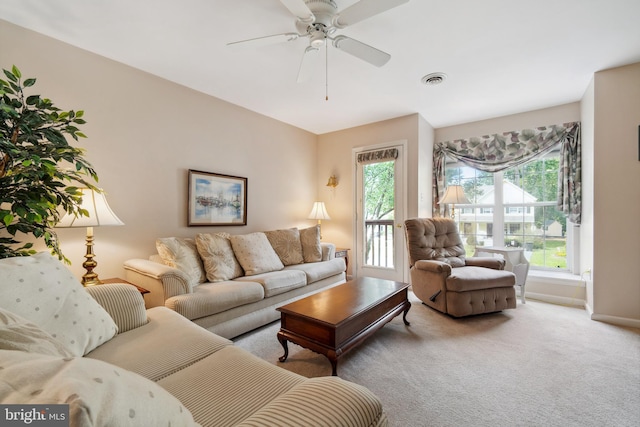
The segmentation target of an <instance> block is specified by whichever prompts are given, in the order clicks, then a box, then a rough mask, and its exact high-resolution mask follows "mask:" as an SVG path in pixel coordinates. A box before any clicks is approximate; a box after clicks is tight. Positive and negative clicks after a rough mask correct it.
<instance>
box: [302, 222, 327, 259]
mask: <svg viewBox="0 0 640 427" xmlns="http://www.w3.org/2000/svg"><path fill="white" fill-rule="evenodd" d="M300 242H302V256H303V258H304V262H318V261H322V248H321V246H320V226H318V225H314V226H313V227H309V228H303V229H302V230H300Z"/></svg>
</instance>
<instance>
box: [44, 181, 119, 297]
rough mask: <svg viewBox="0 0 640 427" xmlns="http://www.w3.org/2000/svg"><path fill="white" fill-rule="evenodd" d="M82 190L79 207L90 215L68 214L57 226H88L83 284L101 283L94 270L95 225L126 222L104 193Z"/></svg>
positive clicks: (83, 264)
mask: <svg viewBox="0 0 640 427" xmlns="http://www.w3.org/2000/svg"><path fill="white" fill-rule="evenodd" d="M80 191H82V203H80V204H79V205H78V208H79V209H85V210H86V211H87V212H89V216H88V217H87V216H76V215H73V214H71V215H70V214H66V215H65V216H64V217H62V219H61V220H60V222H59V223H58V224H57V225H56V228H78V227H86V228H87V253H86V255H85V256H84V257H85V258H86V261H85V262H83V263H82V266H83V267H84V268H85V270H87V272H86V273H85V274H84V276H82V285H83V286H92V285H97V284H99V283H100V279H98V274H97V273H96V272H94V271H93V270H94V269H95V268H96V266H97V265H98V263H97V262H96V261H95V260H94V257H95V255H94V253H93V227H101V226H103V225H124V223H123V222H122V221H121V220H120V218H118V217H117V216H116V214H115V213H113V211H112V210H111V208H110V207H109V204H108V203H107V199H106V198H105V196H104V194H102V193H97V192H95V191H93V190H91V189H89V188H81V189H80Z"/></svg>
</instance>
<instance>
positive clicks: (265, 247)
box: [230, 232, 284, 276]
mask: <svg viewBox="0 0 640 427" xmlns="http://www.w3.org/2000/svg"><path fill="white" fill-rule="evenodd" d="M230 239H231V246H232V247H233V253H234V254H235V255H236V258H237V259H238V262H239V263H240V265H241V266H242V268H243V269H244V274H245V275H247V276H253V275H255V274H260V273H268V272H269V271H276V270H282V269H283V268H284V265H283V264H282V261H280V258H278V254H276V252H275V251H274V250H273V248H272V247H271V244H270V243H269V239H267V236H266V235H265V234H264V233H262V232H257V233H249V234H243V235H238V236H231V237H230Z"/></svg>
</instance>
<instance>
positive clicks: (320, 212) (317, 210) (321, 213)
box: [309, 202, 331, 240]
mask: <svg viewBox="0 0 640 427" xmlns="http://www.w3.org/2000/svg"><path fill="white" fill-rule="evenodd" d="M309 219H317V220H318V226H319V227H320V239H321V240H322V220H323V219H331V217H330V216H329V214H328V213H327V209H326V208H325V207H324V202H313V208H312V209H311V212H309Z"/></svg>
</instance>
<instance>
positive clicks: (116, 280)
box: [99, 277, 150, 296]
mask: <svg viewBox="0 0 640 427" xmlns="http://www.w3.org/2000/svg"><path fill="white" fill-rule="evenodd" d="M107 283H124V284H125V285H131V286H135V287H136V288H138V291H140V293H141V294H142V295H143V296H144V294H148V293H149V292H150V291H148V290H147V289H145V288H141V287H140V286H138V285H134V284H133V283H131V282H127V281H126V280H124V279H119V278H117V277H111V278H109V279H102V280H100V283H99V285H104V284H107Z"/></svg>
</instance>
